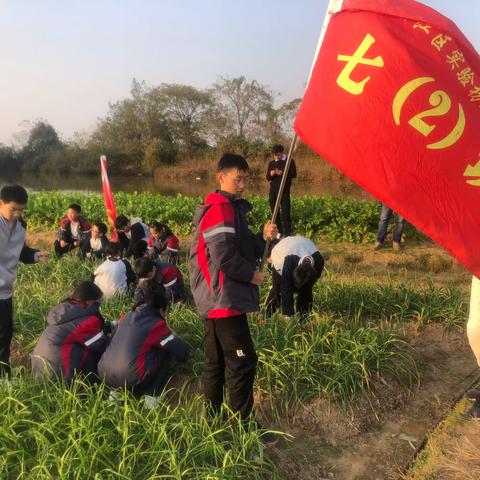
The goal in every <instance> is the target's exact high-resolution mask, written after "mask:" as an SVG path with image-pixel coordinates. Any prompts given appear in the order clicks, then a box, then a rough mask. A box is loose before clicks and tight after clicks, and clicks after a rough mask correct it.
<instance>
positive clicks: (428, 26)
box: [413, 22, 432, 34]
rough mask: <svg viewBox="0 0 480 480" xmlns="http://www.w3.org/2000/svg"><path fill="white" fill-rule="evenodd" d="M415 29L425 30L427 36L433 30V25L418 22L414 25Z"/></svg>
mask: <svg viewBox="0 0 480 480" xmlns="http://www.w3.org/2000/svg"><path fill="white" fill-rule="evenodd" d="M413 28H420V29H421V30H423V31H424V32H425V33H426V34H429V33H430V29H431V28H432V26H431V25H424V24H423V23H422V22H416V23H415V24H414V25H413Z"/></svg>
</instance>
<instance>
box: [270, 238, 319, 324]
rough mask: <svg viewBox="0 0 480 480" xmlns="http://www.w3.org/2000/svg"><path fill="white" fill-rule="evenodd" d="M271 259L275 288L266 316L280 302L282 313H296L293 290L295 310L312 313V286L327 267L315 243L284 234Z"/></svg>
mask: <svg viewBox="0 0 480 480" xmlns="http://www.w3.org/2000/svg"><path fill="white" fill-rule="evenodd" d="M269 261H270V263H271V265H272V288H271V290H270V293H269V295H268V298H267V301H266V305H267V315H271V314H272V313H273V312H275V310H277V308H278V307H279V305H280V304H281V306H282V313H283V315H286V316H289V317H290V316H292V315H294V314H295V309H294V298H293V297H294V293H297V305H296V307H297V308H296V312H297V313H299V314H300V315H307V314H309V313H310V312H311V311H312V307H313V294H312V290H313V285H314V284H315V282H316V281H317V280H318V279H319V278H320V275H321V274H322V270H323V266H324V261H323V257H322V255H321V254H320V252H319V251H318V249H317V247H316V246H315V244H314V243H313V242H311V241H310V240H308V239H307V238H305V237H301V236H299V235H297V236H294V237H285V238H283V239H282V240H280V241H279V242H278V243H277V244H276V245H275V246H274V247H273V249H272V253H271V257H270V259H269Z"/></svg>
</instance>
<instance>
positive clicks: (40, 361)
mask: <svg viewBox="0 0 480 480" xmlns="http://www.w3.org/2000/svg"><path fill="white" fill-rule="evenodd" d="M47 322H48V326H47V328H46V329H45V330H44V332H43V333H42V335H41V337H40V339H39V340H38V343H37V346H36V347H35V349H34V351H33V354H32V370H33V372H34V373H35V374H37V375H39V374H44V373H45V374H49V373H54V374H56V375H58V376H63V377H64V378H65V379H66V381H67V383H70V382H71V380H72V378H73V376H74V375H75V373H80V372H82V373H85V374H88V373H96V371H97V363H98V360H99V359H100V356H101V355H102V353H103V352H104V350H105V348H106V346H107V344H108V341H109V337H108V336H107V334H106V330H107V329H106V325H105V321H104V319H103V318H102V316H101V315H100V311H99V305H98V304H96V303H94V304H91V305H87V304H85V303H82V302H78V301H76V300H65V301H63V302H61V303H59V304H58V305H57V306H56V307H54V308H52V310H50V312H48V315H47Z"/></svg>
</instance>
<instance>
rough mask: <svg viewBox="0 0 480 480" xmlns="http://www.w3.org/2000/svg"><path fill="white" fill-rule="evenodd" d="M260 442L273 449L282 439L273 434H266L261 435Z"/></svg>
mask: <svg viewBox="0 0 480 480" xmlns="http://www.w3.org/2000/svg"><path fill="white" fill-rule="evenodd" d="M260 441H261V442H262V443H263V445H264V446H265V447H273V446H274V445H276V444H277V443H278V442H279V441H280V437H279V436H278V435H277V434H275V433H273V432H264V433H262V434H261V435H260Z"/></svg>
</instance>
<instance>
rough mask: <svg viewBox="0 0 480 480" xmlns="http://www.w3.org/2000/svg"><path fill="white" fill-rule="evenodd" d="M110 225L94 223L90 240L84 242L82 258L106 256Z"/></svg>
mask: <svg viewBox="0 0 480 480" xmlns="http://www.w3.org/2000/svg"><path fill="white" fill-rule="evenodd" d="M107 231H108V227H107V226H106V225H105V224H104V223H102V222H99V223H94V224H93V226H92V236H91V238H90V240H88V241H87V242H84V244H83V246H82V247H81V249H80V258H81V259H85V258H97V259H100V258H104V257H105V256H106V253H105V249H106V248H107V245H108V238H107Z"/></svg>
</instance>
